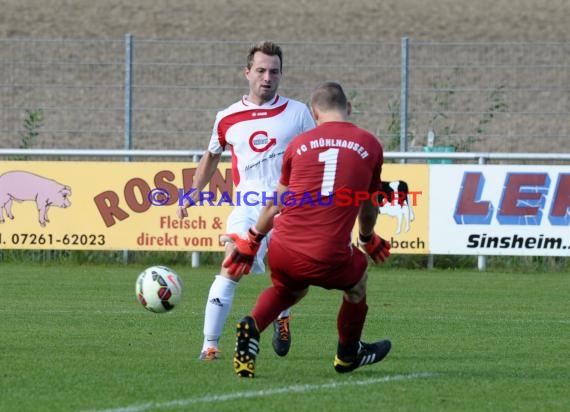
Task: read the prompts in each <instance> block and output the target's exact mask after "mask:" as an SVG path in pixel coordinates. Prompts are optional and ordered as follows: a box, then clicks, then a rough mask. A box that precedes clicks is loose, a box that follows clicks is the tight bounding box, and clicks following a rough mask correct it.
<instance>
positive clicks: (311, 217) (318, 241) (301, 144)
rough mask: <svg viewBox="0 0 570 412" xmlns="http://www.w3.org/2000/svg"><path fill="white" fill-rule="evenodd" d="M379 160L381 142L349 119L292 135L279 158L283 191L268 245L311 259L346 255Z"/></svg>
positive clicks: (327, 259) (375, 185)
mask: <svg viewBox="0 0 570 412" xmlns="http://www.w3.org/2000/svg"><path fill="white" fill-rule="evenodd" d="M382 162H383V151H382V145H381V144H380V141H379V140H378V139H377V138H376V137H375V136H374V135H373V134H371V133H370V132H368V131H366V130H364V129H361V128H359V127H357V126H356V125H354V124H352V123H350V122H326V123H323V124H321V125H319V126H318V127H316V128H314V129H311V130H309V131H307V132H305V133H302V134H301V135H299V136H297V137H296V138H295V139H293V141H291V143H290V144H289V146H288V147H287V149H286V151H285V155H284V158H283V166H282V169H281V177H280V182H281V183H282V184H283V185H285V186H288V193H287V195H286V196H284V197H283V199H282V202H283V207H282V209H281V213H280V214H279V215H278V216H277V217H276V218H275V223H274V229H273V233H272V240H271V242H272V244H273V242H275V246H276V247H282V248H285V249H288V250H289V251H291V252H294V253H299V254H301V255H305V256H307V257H308V258H309V259H313V260H315V261H321V262H331V263H332V262H335V261H337V262H338V261H342V260H344V259H346V257H347V254H348V255H350V254H351V253H352V252H351V250H352V249H351V234H352V229H353V227H354V224H355V221H356V219H357V216H358V211H359V209H360V204H361V203H362V199H363V198H364V197H366V196H367V193H370V192H375V191H376V190H377V189H378V186H379V182H380V173H381V168H382ZM270 253H271V248H270Z"/></svg>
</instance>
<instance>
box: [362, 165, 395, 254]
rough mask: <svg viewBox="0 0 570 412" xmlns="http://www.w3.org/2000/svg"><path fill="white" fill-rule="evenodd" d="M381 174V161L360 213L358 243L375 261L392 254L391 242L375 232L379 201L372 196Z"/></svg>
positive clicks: (376, 188)
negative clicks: (368, 195)
mask: <svg viewBox="0 0 570 412" xmlns="http://www.w3.org/2000/svg"><path fill="white" fill-rule="evenodd" d="M381 174H382V163H381V161H380V163H379V165H378V170H377V171H376V173H375V174H374V175H373V177H372V180H371V182H370V187H369V189H368V192H369V193H370V198H369V199H367V200H365V201H364V202H363V203H362V205H361V206H360V211H359V213H358V244H359V245H360V246H361V247H362V248H363V249H364V251H365V252H366V253H367V254H368V256H370V257H371V258H372V260H373V261H374V263H380V262H384V261H385V260H386V259H387V258H388V257H389V256H390V242H388V241H387V240H385V239H382V238H381V237H380V236H378V235H377V234H376V233H375V232H374V227H375V226H376V220H377V219H378V206H377V203H378V202H376V201H374V200H375V199H373V198H372V196H373V195H374V193H375V192H376V191H377V190H378V187H379V185H380V175H381Z"/></svg>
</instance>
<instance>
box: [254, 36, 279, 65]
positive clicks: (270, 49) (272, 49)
mask: <svg viewBox="0 0 570 412" xmlns="http://www.w3.org/2000/svg"><path fill="white" fill-rule="evenodd" d="M257 52H261V53H263V54H266V55H268V56H278V57H279V70H280V71H283V51H282V50H281V47H280V46H278V45H277V44H275V43H273V42H270V41H266V40H264V41H260V42H259V43H256V44H254V45H253V46H251V48H250V49H249V53H248V54H247V68H248V69H251V66H252V65H253V56H254V55H255V53H257Z"/></svg>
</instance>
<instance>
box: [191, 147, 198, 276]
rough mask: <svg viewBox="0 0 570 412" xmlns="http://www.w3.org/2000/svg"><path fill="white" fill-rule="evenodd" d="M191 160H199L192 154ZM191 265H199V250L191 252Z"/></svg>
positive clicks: (196, 266) (195, 161) (195, 266)
mask: <svg viewBox="0 0 570 412" xmlns="http://www.w3.org/2000/svg"><path fill="white" fill-rule="evenodd" d="M192 161H193V162H194V163H197V162H199V161H200V159H199V158H198V156H197V155H193V156H192ZM192 267H193V268H198V267H200V252H192Z"/></svg>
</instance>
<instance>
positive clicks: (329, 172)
mask: <svg viewBox="0 0 570 412" xmlns="http://www.w3.org/2000/svg"><path fill="white" fill-rule="evenodd" d="M338 152H339V149H328V150H325V151H324V152H321V153H319V162H323V163H324V164H325V170H324V171H323V183H322V184H321V196H323V197H325V196H330V195H331V194H332V192H333V188H334V181H335V178H336V165H337V160H338Z"/></svg>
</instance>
